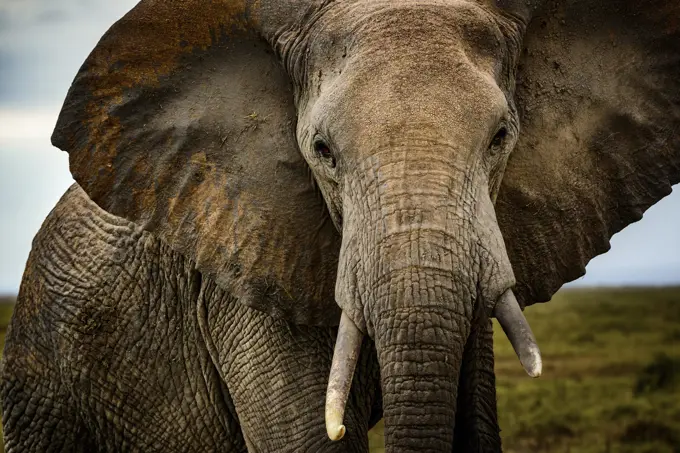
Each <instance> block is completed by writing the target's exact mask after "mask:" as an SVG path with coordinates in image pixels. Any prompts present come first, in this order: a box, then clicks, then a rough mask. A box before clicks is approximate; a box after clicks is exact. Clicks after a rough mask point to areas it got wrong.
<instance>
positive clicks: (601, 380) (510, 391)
mask: <svg viewBox="0 0 680 453" xmlns="http://www.w3.org/2000/svg"><path fill="white" fill-rule="evenodd" d="M7 302H9V301H8V300H6V299H3V298H0V345H4V332H5V329H6V325H7V323H8V322H9V318H10V315H11V305H8V304H7ZM527 318H528V319H529V322H530V323H531V325H532V326H533V328H534V332H535V333H536V337H537V338H538V341H539V344H540V345H541V348H542V351H543V358H544V364H545V365H544V375H543V377H541V378H540V379H537V380H532V379H529V378H528V377H526V376H525V375H524V373H523V371H522V368H521V367H520V365H519V363H518V361H517V358H516V357H515V355H514V352H513V351H512V348H511V347H510V345H509V343H508V342H507V340H506V339H505V336H504V335H503V334H502V332H500V330H497V335H496V358H497V361H496V372H497V376H498V409H499V414H500V423H501V428H502V430H503V432H502V436H503V443H504V449H505V451H506V452H507V453H524V452H529V451H531V452H535V453H548V452H550V453H680V288H659V289H619V290H613V289H602V290H570V291H562V292H561V293H559V294H557V295H556V296H555V298H554V301H553V302H552V303H549V304H542V305H538V306H534V307H531V308H529V309H528V310H527ZM496 327H497V326H496ZM370 441H371V452H372V453H378V452H382V451H383V449H382V447H381V444H382V431H381V426H380V425H379V426H377V427H376V429H374V430H373V431H372V432H371V436H370ZM1 451H2V448H1V447H0V452H1Z"/></svg>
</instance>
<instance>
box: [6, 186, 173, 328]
mask: <svg viewBox="0 0 680 453" xmlns="http://www.w3.org/2000/svg"><path fill="white" fill-rule="evenodd" d="M160 247H161V245H160V244H159V243H158V240H157V239H155V238H154V237H153V236H152V235H151V234H149V233H146V232H144V231H143V230H142V229H141V228H140V227H139V226H137V225H135V224H134V223H132V222H130V221H128V220H125V219H122V218H120V217H116V216H114V215H111V214H109V213H107V212H106V211H104V210H103V209H101V208H100V207H99V206H97V205H96V204H95V203H94V202H93V201H92V200H90V198H89V197H88V196H87V194H86V193H85V192H84V191H83V190H82V189H81V188H80V186H78V185H77V184H74V185H72V186H71V187H70V188H69V189H68V190H67V191H66V193H65V194H64V195H63V196H62V198H61V199H60V200H59V202H57V204H56V205H55V207H54V208H53V209H52V211H51V212H50V213H49V214H48V216H47V217H46V219H45V221H44V222H43V224H42V226H41V228H40V230H39V231H38V233H37V234H36V236H35V238H34V239H33V245H32V248H31V253H30V254H29V258H28V261H27V263H26V268H25V270H24V275H23V278H22V282H21V288H20V291H19V298H18V305H17V308H22V307H23V308H24V309H28V307H29V306H31V309H30V310H28V311H29V312H33V313H35V314H36V315H40V316H41V317H43V316H42V315H44V314H46V313H47V314H49V315H50V316H53V317H54V316H57V317H60V315H59V313H62V312H63V313H62V314H63V315H64V316H65V315H66V314H67V313H69V312H72V308H73V307H74V306H76V305H78V306H82V305H84V302H88V303H91V301H96V300H97V299H101V298H102V297H100V296H103V294H102V292H103V291H107V289H106V288H109V289H110V287H111V285H113V284H114V283H115V282H116V281H119V280H120V279H121V275H122V274H130V272H132V273H133V274H134V271H130V270H128V269H133V268H134V264H135V263H136V262H138V261H139V260H140V259H141V258H143V257H144V256H146V258H145V259H147V260H148V259H149V258H148V257H149V256H153V255H156V256H157V255H158V254H160V253H162V250H160ZM129 276H130V277H133V278H132V279H131V280H134V275H129Z"/></svg>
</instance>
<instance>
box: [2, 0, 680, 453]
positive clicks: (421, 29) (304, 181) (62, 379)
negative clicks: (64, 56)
mask: <svg viewBox="0 0 680 453" xmlns="http://www.w3.org/2000/svg"><path fill="white" fill-rule="evenodd" d="M652 3H653V4H650V6H649V11H647V10H646V9H645V10H644V11H642V12H641V13H642V14H641V15H639V14H636V15H634V17H635V24H637V25H636V27H630V26H625V27H621V25H622V24H630V23H631V22H630V17H629V16H628V15H629V14H631V13H629V11H632V10H633V9H634V8H633V7H632V6H630V5H629V4H628V3H627V2H626V1H624V0H620V1H619V3H615V4H613V5H612V6H593V4H591V3H589V2H588V1H582V0H572V1H569V2H565V3H564V4H561V3H560V2H556V1H553V2H548V4H547V5H543V7H542V9H541V8H539V7H540V5H539V4H538V2H520V1H503V2H497V3H496V2H484V1H478V2H477V1H462V0H456V1H454V0H451V1H445V0H430V1H415V0H404V1H399V2H395V1H379V0H375V1H336V2H323V1H299V2H284V1H281V2H265V1H264V0H263V1H261V2H252V3H251V2H245V5H244V4H242V3H240V2H236V1H224V2H211V3H201V2H198V3H197V2H192V1H180V0H176V1H166V2H160V1H156V0H145V1H142V2H141V3H140V5H139V6H138V7H137V8H136V9H135V10H133V11H132V12H131V13H130V14H129V15H128V16H126V18H124V19H123V20H121V21H120V22H119V23H118V24H116V26H114V27H113V28H112V29H111V31H109V33H107V35H106V36H105V37H104V38H103V40H102V41H101V42H100V43H99V45H98V46H97V48H96V49H95V51H94V52H93V54H92V55H91V56H90V57H89V58H88V61H87V62H86V64H85V65H84V66H83V68H82V69H81V72H80V73H79V74H78V76H77V77H76V80H75V82H74V85H73V87H72V88H71V90H70V92H69V95H68V96H67V99H66V102H65V104H64V108H63V110H62V113H61V116H60V119H59V122H58V124H57V128H56V130H55V134H54V136H53V142H54V143H55V145H57V146H58V147H60V148H62V149H64V150H66V151H68V152H69V154H70V164H71V171H72V173H73V175H74V177H75V179H76V181H77V182H78V185H76V186H74V187H73V188H72V189H70V191H69V192H68V193H67V194H66V195H65V196H64V198H63V199H62V200H61V201H60V202H59V204H58V205H57V207H56V208H55V210H54V211H53V212H52V214H51V215H50V216H49V217H48V219H47V220H46V222H45V224H44V225H43V228H42V229H41V232H40V233H39V234H38V236H37V237H36V240H35V242H34V247H33V251H32V254H31V257H30V258H29V262H28V264H27V268H26V272H25V274H24V280H23V282H22V287H21V293H20V296H19V303H18V305H17V308H16V312H15V313H16V314H15V316H14V319H13V322H12V325H11V328H10V331H9V333H8V337H7V346H6V349H5V356H4V359H3V360H4V368H3V376H2V383H3V384H2V398H3V426H4V431H5V435H6V447H7V450H8V451H9V452H19V451H93V450H100V451H121V450H131V451H264V452H269V451H290V452H300V451H309V452H321V451H323V452H326V451H328V452H332V451H337V452H347V451H352V452H365V451H367V436H366V433H367V431H368V429H369V428H370V427H371V426H372V425H373V424H375V423H376V422H377V420H379V419H380V417H384V420H385V443H386V451H389V452H400V453H403V452H411V451H430V452H447V453H448V452H451V451H456V452H497V451H501V445H500V436H499V427H498V423H497V417H496V396H495V377H494V371H493V342H492V329H491V322H490V317H491V315H492V314H493V313H495V312H496V311H495V309H496V308H497V304H498V301H499V300H500V299H501V296H502V295H504V294H508V293H507V291H508V290H509V289H511V288H515V289H516V291H517V294H518V296H519V300H520V304H521V305H522V306H526V305H530V304H532V303H535V302H538V301H545V300H548V299H549V298H550V296H551V295H552V293H553V292H554V291H555V290H556V289H557V288H559V286H560V285H561V284H562V283H564V282H565V281H568V280H570V279H573V278H575V277H578V275H579V273H581V272H582V269H583V266H584V265H585V263H586V262H587V261H588V260H589V259H590V258H591V257H592V256H594V255H595V254H597V253H601V252H603V251H604V250H605V249H606V247H607V246H608V239H609V237H610V236H611V234H613V233H615V232H617V231H619V230H620V229H621V228H623V227H624V226H625V225H627V224H628V223H630V222H632V221H635V220H637V219H638V218H639V216H640V215H641V213H642V211H644V209H646V208H647V207H649V206H650V205H651V204H653V203H654V202H656V201H658V199H660V198H661V197H663V196H664V195H666V194H667V193H668V192H669V189H670V184H673V183H675V182H677V181H678V180H680V157H679V156H678V150H679V149H680V139H678V137H677V136H676V135H673V134H670V133H669V131H673V130H677V128H678V127H680V94H679V93H680V86H678V83H679V82H678V79H677V77H674V76H673V74H676V73H677V69H678V68H680V55H678V50H677V46H674V44H673V43H675V42H677V41H676V38H677V36H678V34H679V33H678V25H677V23H676V22H673V21H672V20H669V19H668V18H673V17H678V15H680V10H679V9H678V7H677V6H676V5H674V4H672V3H671V2H665V1H662V0H655V1H654V2H652ZM607 8H609V9H607ZM174 18H177V20H175V19H174ZM593 24H597V27H595V26H594V25H593ZM527 27H528V28H527ZM570 27H571V28H570ZM578 27H583V29H579V28H578ZM598 30H606V31H609V32H610V33H604V34H600V33H599V32H598ZM652 31H654V33H652ZM589 33H590V34H589ZM617 33H618V34H617ZM580 34H583V36H584V38H583V40H581V39H579V36H580ZM612 36H614V37H617V36H620V37H621V38H620V39H619V38H612ZM589 46H592V48H591V47H589ZM611 46H615V47H616V49H617V51H616V56H614V57H607V58H610V59H607V58H602V59H600V60H597V61H594V59H593V57H592V49H595V51H596V52H604V54H606V55H614V53H613V52H609V53H607V52H606V50H607V49H610V47H611ZM603 49H604V50H603ZM645 49H646V50H647V52H646V53H645V52H644V50H645ZM649 49H653V53H654V55H655V57H654V58H649V57H645V58H639V55H640V53H639V52H642V54H645V55H647V54H649V53H650V52H652V51H651V50H649ZM617 58H625V59H626V61H627V62H635V64H633V63H630V64H628V65H627V66H625V67H624V68H618V66H617V64H618V63H619V62H620V61H619V60H617ZM593 61H594V63H593ZM567 63H571V65H569V64H567ZM577 63H578V64H577ZM591 65H592V66H591ZM612 68H618V71H617V72H616V77H611V75H612V73H613V69H612ZM584 74H586V75H588V77H587V78H584ZM549 82H550V84H551V85H554V86H555V87H557V88H556V90H555V92H554V93H552V92H551V93H549V95H546V91H545V90H544V87H545V86H546V85H548V83H549ZM621 93H627V94H628V95H629V97H628V98H626V102H621ZM650 93H653V95H650ZM520 124H522V126H521V127H520ZM520 129H522V131H521V132H520ZM611 137H618V138H617V140H616V141H612V140H610V138H611ZM641 149H644V150H645V152H644V153H642V152H640V150H641ZM310 175H311V179H312V180H311V181H310ZM604 180H606V181H607V183H606V184H604V183H602V181H604ZM513 299H514V297H513ZM341 312H342V313H344V315H345V316H346V317H347V318H348V319H349V320H350V322H351V324H352V325H354V326H356V328H358V329H359V331H360V332H361V334H362V335H364V338H363V342H362V344H361V349H360V353H359V355H358V363H357V366H356V370H355V371H354V379H353V381H352V387H351V390H350V392H349V399H348V401H347V405H346V407H345V411H344V419H343V423H344V425H345V427H346V433H345V435H344V437H343V438H342V440H338V441H335V442H332V441H331V440H329V439H328V437H327V435H326V429H327V427H326V426H324V398H325V394H326V385H327V383H328V381H329V370H330V368H331V360H332V359H333V347H334V342H335V338H336V335H337V331H338V329H337V327H336V326H337V323H338V320H339V319H340V313H341ZM343 319H344V318H343ZM504 327H505V326H504ZM509 336H510V337H512V335H509ZM518 366H519V365H518ZM331 382H333V381H332V379H331ZM329 435H330V431H329Z"/></svg>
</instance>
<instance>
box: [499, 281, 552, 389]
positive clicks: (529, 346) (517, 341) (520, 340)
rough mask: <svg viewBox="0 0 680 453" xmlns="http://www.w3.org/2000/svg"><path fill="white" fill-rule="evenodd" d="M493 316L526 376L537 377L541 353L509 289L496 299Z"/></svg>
mask: <svg viewBox="0 0 680 453" xmlns="http://www.w3.org/2000/svg"><path fill="white" fill-rule="evenodd" d="M493 316H494V317H495V318H496V319H498V323H499V324H500V325H501V327H502V328H503V331H504V332H505V335H507V337H508V339H509V340H510V343H511V344H512V347H513V348H514V350H515V353H517V357H519V361H520V362H521V363H522V366H523V367H524V370H525V371H526V372H527V374H528V375H529V376H531V377H533V378H536V377H539V376H540V375H541V371H542V369H543V361H542V359H541V351H540V350H539V349H538V344H537V343H536V338H535V337H534V334H533V333H532V332H531V327H530V326H529V323H528V322H527V319H526V318H525V317H524V313H522V309H521V308H519V304H518V303H517V299H516V298H515V295H514V294H513V292H512V290H511V289H509V290H507V291H506V292H505V293H503V295H502V296H501V297H500V298H499V299H498V301H497V302H496V307H495V308H494V310H493Z"/></svg>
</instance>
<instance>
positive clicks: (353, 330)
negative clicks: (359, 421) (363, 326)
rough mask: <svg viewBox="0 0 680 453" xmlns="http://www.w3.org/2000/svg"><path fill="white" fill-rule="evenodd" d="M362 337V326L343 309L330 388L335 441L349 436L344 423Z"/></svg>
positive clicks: (328, 401)
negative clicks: (346, 434) (357, 324)
mask: <svg viewBox="0 0 680 453" xmlns="http://www.w3.org/2000/svg"><path fill="white" fill-rule="evenodd" d="M362 339H363V334H362V333H361V331H360V330H359V328H358V327H357V326H356V325H355V324H354V322H353V321H352V320H351V319H350V318H349V317H348V316H347V315H346V314H345V312H343V313H342V317H341V318H340V327H339V328H338V338H337V340H335V351H334V352H333V363H332V364H331V374H330V376H329V378H328V390H327V391H326V432H327V433H328V437H329V438H330V439H331V440H340V439H342V437H343V436H344V435H345V425H344V424H343V417H344V415H345V405H346V404H347V397H348V396H349V390H350V388H351V386H352V377H353V376H354V369H355V368H356V365H357V359H358V358H359V351H360V350H361V340H362Z"/></svg>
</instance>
